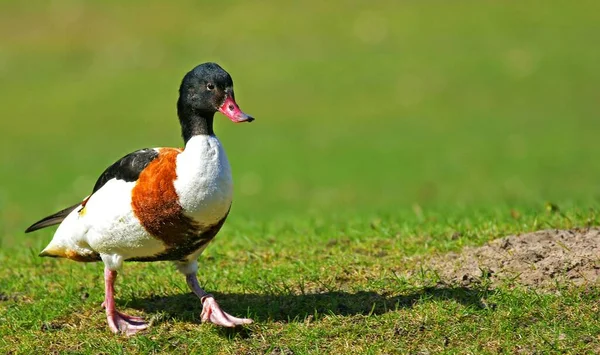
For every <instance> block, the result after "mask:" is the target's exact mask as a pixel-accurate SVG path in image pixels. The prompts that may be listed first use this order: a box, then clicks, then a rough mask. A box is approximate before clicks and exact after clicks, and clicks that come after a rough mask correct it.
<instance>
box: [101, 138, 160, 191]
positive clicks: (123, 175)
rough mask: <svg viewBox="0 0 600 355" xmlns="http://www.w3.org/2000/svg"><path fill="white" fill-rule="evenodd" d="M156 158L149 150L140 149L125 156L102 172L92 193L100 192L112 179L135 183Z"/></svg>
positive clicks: (154, 151) (151, 150) (155, 154)
mask: <svg viewBox="0 0 600 355" xmlns="http://www.w3.org/2000/svg"><path fill="white" fill-rule="evenodd" d="M157 156H158V152H157V151H156V150H154V149H150V148H146V149H140V150H138V151H135V152H133V153H129V154H127V155H126V156H124V157H123V158H121V159H119V160H118V161H117V162H116V163H114V164H113V165H111V166H109V167H108V168H107V169H106V170H104V172H103V173H102V175H100V177H99V178H98V181H96V185H94V191H93V192H92V193H94V192H96V191H98V190H100V188H101V187H102V186H104V184H106V183H107V182H108V181H109V180H112V179H117V180H125V181H127V182H131V181H136V180H137V179H138V178H139V177H140V174H141V172H142V170H144V169H145V168H146V166H148V164H150V162H151V161H153V160H154V159H156V157H157Z"/></svg>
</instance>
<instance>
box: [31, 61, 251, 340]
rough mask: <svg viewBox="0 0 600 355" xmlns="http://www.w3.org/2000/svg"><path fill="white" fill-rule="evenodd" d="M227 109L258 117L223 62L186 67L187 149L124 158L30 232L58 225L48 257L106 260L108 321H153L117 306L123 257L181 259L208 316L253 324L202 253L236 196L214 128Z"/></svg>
mask: <svg viewBox="0 0 600 355" xmlns="http://www.w3.org/2000/svg"><path fill="white" fill-rule="evenodd" d="M217 111H219V112H221V113H223V114H224V115H225V116H227V117H229V119H231V120H232V121H233V122H251V121H253V120H254V118H253V117H251V116H249V115H247V114H245V113H244V112H242V111H241V110H240V108H239V106H238V105H237V103H236V102H235V96H234V93H233V80H232V79H231V76H230V75H229V74H228V73H227V72H226V71H225V70H224V69H223V68H221V67H220V66H219V65H217V64H215V63H204V64H201V65H199V66H197V67H195V68H194V69H193V70H192V71H190V72H189V73H187V74H186V75H185V77H184V78H183V81H182V82H181V86H180V88H179V100H178V101H177V114H178V116H179V122H180V124H181V131H182V135H183V140H184V142H185V148H183V149H178V148H150V149H141V150H138V151H136V152H133V153H131V154H128V155H126V156H124V157H123V158H121V159H120V160H119V161H117V162H116V163H114V164H113V165H111V166H110V167H108V169H106V170H105V171H104V172H103V173H102V175H100V177H99V178H98V181H97V182H96V184H95V186H94V189H93V191H92V193H91V194H90V195H89V196H87V197H86V198H85V199H83V201H82V202H80V203H77V204H76V205H74V206H71V207H68V208H66V209H64V210H62V211H60V212H57V213H55V214H53V215H51V216H48V217H46V218H44V219H42V220H41V221H39V222H37V223H35V224H33V225H32V226H31V227H29V228H28V229H27V230H26V232H32V231H35V230H38V229H40V228H44V227H48V226H52V225H55V224H59V223H60V226H59V227H58V229H57V230H56V233H55V234H54V237H53V238H52V241H51V242H50V244H48V246H47V247H46V248H45V249H44V250H43V251H42V252H41V253H40V256H49V257H60V258H68V259H71V260H75V261H80V262H92V261H102V262H104V265H105V268H104V283H105V297H104V303H103V307H104V308H105V309H106V318H107V321H108V326H109V327H110V329H111V330H112V331H113V332H114V333H119V332H121V333H124V334H127V335H131V334H134V333H136V332H138V331H140V330H143V329H146V328H147V327H148V324H147V323H145V322H144V320H143V319H142V318H140V317H133V316H128V315H126V314H123V313H121V312H119V311H117V310H116V308H115V301H114V296H113V294H114V288H113V285H114V282H115V279H116V277H117V271H118V270H119V268H120V267H121V266H122V264H123V262H124V261H164V260H169V261H173V262H175V264H176V266H177V269H178V270H179V271H180V272H182V273H183V274H184V275H185V277H186V281H187V284H188V286H189V287H190V289H191V290H192V291H193V292H194V293H195V294H196V295H197V296H198V297H199V298H200V301H201V302H202V313H201V319H202V321H203V322H212V323H214V324H217V325H221V326H225V327H234V326H237V325H241V324H249V323H252V320H251V319H247V318H236V317H233V316H231V315H229V314H227V313H225V312H224V311H222V310H221V309H220V307H219V305H218V304H217V302H216V301H215V299H214V298H213V296H212V295H210V294H208V293H207V292H206V291H204V290H203V289H202V288H201V287H200V284H199V283H198V279H197V278H196V272H197V270H198V261H197V259H198V256H200V254H201V253H202V251H204V249H205V248H206V246H207V245H208V244H209V243H210V242H211V241H212V240H213V238H214V237H215V235H216V234H217V233H218V232H219V229H221V226H222V225H223V223H224V222H225V219H226V218H227V215H228V213H229V209H230V207H231V202H232V197H233V185H232V178H231V168H230V166H229V161H228V160H227V156H226V155H225V151H224V150H223V147H222V145H221V142H220V141H219V139H218V138H217V137H216V136H215V132H214V130H213V116H214V114H215V112H217Z"/></svg>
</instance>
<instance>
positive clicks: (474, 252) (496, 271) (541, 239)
mask: <svg viewBox="0 0 600 355" xmlns="http://www.w3.org/2000/svg"><path fill="white" fill-rule="evenodd" d="M426 263H427V267H428V268H431V269H433V270H435V271H436V272H437V273H438V274H439V276H440V278H441V281H443V282H446V283H452V284H460V285H463V286H469V285H471V284H480V283H482V282H489V283H490V286H491V287H496V286H498V285H500V284H507V283H508V284H509V285H514V284H520V285H524V286H530V287H532V288H537V289H553V288H555V287H557V286H559V285H560V286H564V285H578V286H579V285H588V284H596V283H598V280H599V279H600V229H596V228H587V229H573V230H544V231H538V232H534V233H527V234H521V235H512V236H508V237H503V238H500V239H496V240H493V241H491V242H489V243H487V244H486V245H483V246H481V247H476V248H474V247H467V248H465V249H463V250H462V251H461V252H460V253H448V254H445V255H442V256H440V257H436V258H433V259H431V260H428V261H427V262H426Z"/></svg>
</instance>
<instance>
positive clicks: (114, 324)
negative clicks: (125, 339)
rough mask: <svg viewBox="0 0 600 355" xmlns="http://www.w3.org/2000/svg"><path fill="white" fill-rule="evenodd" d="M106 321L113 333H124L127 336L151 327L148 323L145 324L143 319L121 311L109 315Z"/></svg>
mask: <svg viewBox="0 0 600 355" xmlns="http://www.w3.org/2000/svg"><path fill="white" fill-rule="evenodd" d="M106 320H107V321H108V327H109V328H110V330H111V331H112V332H113V333H115V334H117V333H123V334H125V335H127V336H130V335H133V334H135V333H137V332H139V331H140V330H144V329H146V328H148V327H149V325H148V323H146V322H144V319H143V318H142V317H135V316H130V315H127V314H124V313H121V312H119V311H113V312H112V313H110V314H109V313H107V314H106Z"/></svg>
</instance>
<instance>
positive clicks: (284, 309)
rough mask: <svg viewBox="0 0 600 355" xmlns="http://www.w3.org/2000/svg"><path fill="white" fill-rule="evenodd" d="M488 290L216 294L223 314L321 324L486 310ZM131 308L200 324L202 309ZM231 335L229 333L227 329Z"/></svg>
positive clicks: (163, 299)
mask: <svg viewBox="0 0 600 355" xmlns="http://www.w3.org/2000/svg"><path fill="white" fill-rule="evenodd" d="M490 292H494V291H490V290H485V289H472V288H467V287H450V286H442V287H440V286H436V287H425V288H420V289H417V290H415V291H413V292H410V293H404V294H397V295H393V294H391V295H386V294H379V293H376V292H372V291H360V292H356V293H349V292H342V291H334V292H325V293H318V294H300V295H289V294H221V293H213V295H214V296H215V299H216V300H217V302H219V304H220V305H221V307H222V308H223V310H225V311H226V312H228V313H230V314H231V315H233V316H236V317H251V318H254V320H255V321H259V322H261V321H276V322H304V321H306V320H312V321H317V320H318V318H319V317H321V316H322V315H332V314H333V315H340V316H352V315H378V314H383V313H387V312H391V311H395V310H398V309H403V308H410V307H413V306H414V305H415V304H417V303H419V302H430V301H440V300H442V301H443V300H454V301H455V302H459V303H461V304H463V305H465V306H468V307H475V308H476V309H485V308H488V307H489V306H488V305H487V304H485V303H483V302H482V299H484V298H486V295H489V293H490ZM127 306H128V307H131V308H134V309H139V310H143V311H144V312H146V313H147V314H157V315H159V316H157V317H155V318H156V320H155V323H156V322H158V323H160V322H164V321H167V320H170V319H176V320H179V321H184V322H190V323H199V322H200V312H201V311H202V305H201V304H200V300H199V299H198V298H197V297H196V296H195V295H194V294H192V293H185V294H178V295H170V296H153V297H149V298H141V299H134V300H130V301H129V302H128V304H127ZM224 332H226V333H227V332H228V331H224Z"/></svg>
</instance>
